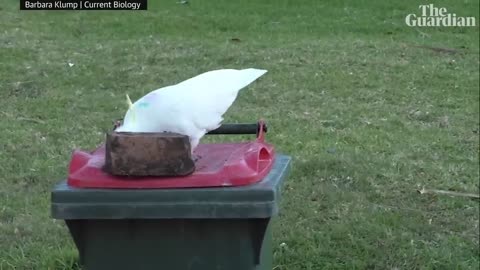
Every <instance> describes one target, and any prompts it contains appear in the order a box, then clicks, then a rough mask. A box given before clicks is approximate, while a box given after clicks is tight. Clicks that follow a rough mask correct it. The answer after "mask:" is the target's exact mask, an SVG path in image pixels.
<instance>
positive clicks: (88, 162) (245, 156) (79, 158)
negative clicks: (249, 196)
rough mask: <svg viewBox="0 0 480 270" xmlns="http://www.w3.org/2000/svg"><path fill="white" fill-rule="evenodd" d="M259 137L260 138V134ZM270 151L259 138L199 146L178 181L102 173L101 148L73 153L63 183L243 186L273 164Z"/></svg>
mask: <svg viewBox="0 0 480 270" xmlns="http://www.w3.org/2000/svg"><path fill="white" fill-rule="evenodd" d="M262 135H263V134H262ZM274 152H275V151H274V148H273V146H272V145H270V144H267V143H265V142H264V139H263V136H260V137H259V138H257V140H256V141H253V142H240V143H221V144H201V145H199V146H198V147H197V149H196V150H195V154H196V155H199V156H201V159H199V160H198V161H197V162H196V163H195V167H196V169H195V172H194V173H193V174H190V175H188V176H180V177H141V178H140V177H137V178H135V179H132V178H128V177H122V176H115V175H111V174H108V173H107V172H105V171H104V170H103V166H104V164H105V146H104V145H102V146H100V147H99V148H97V149H96V150H95V151H93V152H85V151H80V150H75V151H74V152H73V154H72V159H71V161H70V167H69V174H68V179H67V183H68V185H69V186H72V187H78V188H120V189H121V188H124V189H127V188H128V189H134V188H139V189H147V188H193V187H226V186H244V185H249V184H253V183H256V182H258V181H260V180H262V179H263V178H264V177H265V176H266V175H267V174H268V172H269V171H270V169H271V168H272V165H273V163H274V157H275V153H274Z"/></svg>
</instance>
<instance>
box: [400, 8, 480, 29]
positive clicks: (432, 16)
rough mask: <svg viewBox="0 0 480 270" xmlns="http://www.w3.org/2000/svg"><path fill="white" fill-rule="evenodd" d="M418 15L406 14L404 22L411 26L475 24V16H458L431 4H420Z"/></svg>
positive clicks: (460, 25) (461, 25)
mask: <svg viewBox="0 0 480 270" xmlns="http://www.w3.org/2000/svg"><path fill="white" fill-rule="evenodd" d="M418 8H419V9H420V15H417V14H414V13H412V14H408V15H407V16H406V17H405V23H406V24H407V25H408V26H412V27H416V26H417V27H439V26H447V27H448V26H457V27H463V26H476V21H475V17H460V16H457V14H455V13H449V12H448V11H447V9H446V8H444V7H442V8H438V7H435V6H434V5H433V4H428V5H420V6H418Z"/></svg>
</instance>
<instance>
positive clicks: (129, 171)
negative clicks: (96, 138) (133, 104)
mask: <svg viewBox="0 0 480 270" xmlns="http://www.w3.org/2000/svg"><path fill="white" fill-rule="evenodd" d="M190 149H191V147H190V141H189V138H188V136H184V135H180V134H176V133H131V132H110V133H107V137H106V149H105V150H106V151H105V168H104V169H105V171H106V172H108V173H110V174H113V175H128V176H184V175H188V174H191V173H193V171H194V170H195V163H194V162H193V160H192V157H191V150H190ZM133 180H134V178H133Z"/></svg>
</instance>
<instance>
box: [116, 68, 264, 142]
mask: <svg viewBox="0 0 480 270" xmlns="http://www.w3.org/2000/svg"><path fill="white" fill-rule="evenodd" d="M266 72H267V71H266V70H261V69H253V68H250V69H243V70H235V69H221V70H214V71H209V72H205V73H203V74H200V75H198V76H195V77H193V78H191V79H188V80H186V81H183V82H181V83H179V84H176V85H171V86H166V87H163V88H160V89H157V90H155V91H152V92H150V93H148V94H147V95H145V96H143V97H142V98H140V99H139V100H137V101H136V102H135V103H133V105H132V106H131V107H130V109H129V110H128V111H127V113H126V114H125V117H124V119H123V125H122V126H120V127H119V128H117V129H116V131H119V132H175V133H179V134H183V135H187V136H189V137H190V143H191V146H192V150H193V149H195V148H196V147H197V145H198V143H199V141H200V139H201V138H202V137H203V136H204V135H205V134H206V133H207V132H208V131H210V130H213V129H216V128H218V127H219V126H220V124H221V122H222V121H223V117H222V116H223V114H225V112H226V111H227V110H228V108H230V106H231V105H232V104H233V102H234V101H235V99H236V98H237V95H238V92H239V91H240V90H241V89H243V88H244V87H246V86H247V85H249V84H251V83H252V82H253V81H255V80H256V79H258V78H259V77H260V76H262V75H263V74H265V73H266Z"/></svg>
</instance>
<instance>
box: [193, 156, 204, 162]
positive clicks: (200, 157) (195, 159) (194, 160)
mask: <svg viewBox="0 0 480 270" xmlns="http://www.w3.org/2000/svg"><path fill="white" fill-rule="evenodd" d="M200 159H202V156H200V155H194V156H193V162H195V163H196V162H197V161H199V160H200Z"/></svg>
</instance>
